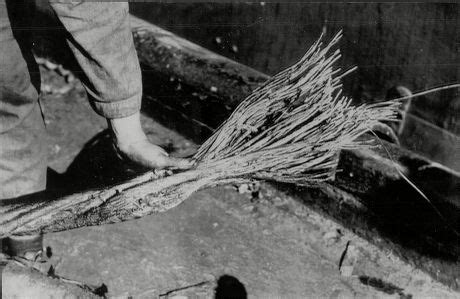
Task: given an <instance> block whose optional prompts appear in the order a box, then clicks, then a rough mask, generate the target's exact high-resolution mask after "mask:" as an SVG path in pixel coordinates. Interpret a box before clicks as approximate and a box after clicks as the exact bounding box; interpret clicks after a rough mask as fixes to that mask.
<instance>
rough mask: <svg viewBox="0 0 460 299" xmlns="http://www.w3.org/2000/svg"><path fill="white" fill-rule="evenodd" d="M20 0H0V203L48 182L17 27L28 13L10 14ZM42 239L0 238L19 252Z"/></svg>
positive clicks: (31, 66) (31, 68)
mask: <svg viewBox="0 0 460 299" xmlns="http://www.w3.org/2000/svg"><path fill="white" fill-rule="evenodd" d="M20 2H21V1H18V2H14V1H5V0H0V204H1V199H5V198H14V197H18V196H21V195H25V194H29V193H34V192H38V191H41V190H44V189H45V187H46V166H47V161H46V157H47V154H46V142H45V137H46V135H45V127H44V123H43V119H42V116H41V112H40V107H39V105H38V101H37V100H38V91H37V88H39V87H38V86H39V84H40V80H39V73H38V68H37V65H36V64H35V62H34V61H33V56H32V52H31V47H30V45H29V44H28V42H29V41H28V39H27V34H26V32H25V30H24V29H25V28H20V27H21V24H24V17H25V15H26V14H24V15H22V18H23V19H22V20H19V21H15V20H14V19H15V18H17V17H21V15H20V11H21V10H22V11H23V12H24V8H26V5H25V2H23V3H22V4H21V3H20ZM12 6H13V7H12ZM12 25H13V26H12ZM12 27H13V28H14V30H13V29H12ZM18 27H19V28H18ZM16 29H18V30H16ZM40 240H41V236H32V237H20V238H15V237H12V238H9V239H7V240H3V245H4V246H2V247H4V249H6V251H7V253H9V254H14V255H21V254H24V253H25V252H26V251H34V250H40V249H41V243H40ZM27 244H29V245H27Z"/></svg>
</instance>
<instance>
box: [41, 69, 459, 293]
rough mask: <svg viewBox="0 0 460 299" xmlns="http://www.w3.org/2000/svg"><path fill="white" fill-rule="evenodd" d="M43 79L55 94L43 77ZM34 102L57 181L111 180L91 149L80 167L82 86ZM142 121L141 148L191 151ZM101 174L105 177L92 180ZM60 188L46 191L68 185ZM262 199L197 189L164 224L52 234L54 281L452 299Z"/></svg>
mask: <svg viewBox="0 0 460 299" xmlns="http://www.w3.org/2000/svg"><path fill="white" fill-rule="evenodd" d="M44 80H45V81H46V82H51V83H50V84H51V85H58V86H59V84H63V83H62V82H59V80H60V79H59V78H55V76H54V75H53V74H52V73H49V72H48V73H46V72H45V73H44ZM42 102H43V106H44V107H45V114H46V119H47V123H48V127H47V128H48V131H49V135H50V136H49V137H50V139H49V147H50V150H51V151H50V166H51V167H52V168H53V169H54V170H56V171H57V172H58V173H63V172H65V171H66V170H67V169H68V168H69V165H70V168H72V169H78V170H79V171H77V172H75V173H77V174H78V175H80V176H79V177H78V176H77V177H76V176H75V173H74V174H73V178H74V181H73V183H74V184H77V183H78V182H77V181H78V178H80V180H81V181H88V178H89V177H88V176H90V175H91V173H92V175H104V174H105V175H106V176H108V177H109V179H115V178H116V177H117V176H118V175H117V174H115V172H116V171H115V164H113V163H115V162H113V161H111V163H109V165H105V166H104V165H102V164H103V163H107V162H108V160H107V159H106V158H107V156H108V155H109V154H110V153H109V152H110V151H109V150H107V151H94V148H92V149H91V147H89V148H90V151H89V152H88V154H87V155H89V156H90V158H91V159H93V160H90V161H93V162H94V163H93V162H92V164H93V165H89V164H85V163H83V161H88V160H85V159H78V156H80V155H81V153H80V151H81V150H82V148H83V147H84V146H85V144H86V143H87V142H88V141H89V140H90V139H91V138H93V137H94V136H95V135H96V134H98V133H99V132H100V131H101V130H103V129H104V127H105V122H104V120H103V119H102V118H100V117H98V116H97V115H96V114H95V113H94V112H92V111H91V108H90V107H89V105H88V104H87V102H86V99H85V98H84V92H83V90H82V88H81V86H80V85H78V83H77V84H76V86H75V88H73V89H72V90H70V91H69V92H68V93H65V94H48V95H46V96H45V97H44V99H43V101H42ZM143 122H144V126H145V128H146V131H147V132H148V133H149V137H150V138H152V140H153V141H154V142H156V143H158V144H166V145H168V147H170V149H171V150H172V151H173V153H174V154H176V155H182V156H183V155H188V154H190V153H191V152H193V150H194V149H195V148H196V145H195V144H193V143H192V142H190V141H188V140H187V139H185V138H183V137H182V136H180V135H178V134H177V133H175V132H173V131H171V130H168V129H167V128H165V127H163V126H161V125H159V124H158V123H156V122H155V121H153V120H152V119H149V118H144V119H143ZM87 145H88V144H87ZM96 149H97V150H100V148H99V149H98V148H96ZM77 155H78V156H77ZM98 161H99V162H100V163H101V164H98ZM77 164H78V165H77ZM77 166H78V167H77ZM94 166H96V167H94ZM85 167H86V170H85ZM104 167H106V168H104ZM107 167H108V168H107ZM110 167H113V171H112V172H111V171H110V169H111V168H110ZM94 169H96V170H94ZM97 169H99V170H100V169H106V170H105V171H101V172H99V173H96V174H95V173H94V171H97ZM67 172H68V171H67ZM62 176H65V175H62ZM56 177H57V179H55V180H54V187H61V188H62V187H65V186H66V185H65V184H69V182H68V181H67V182H65V180H64V181H60V180H59V177H60V176H59V175H56ZM75 178H77V179H76V180H75ZM90 179H91V180H94V179H93V178H90ZM109 181H110V180H109ZM99 182H102V181H99ZM61 183H62V185H60V184H61ZM77 185H78V184H77ZM67 186H69V185H67ZM260 194H261V198H259V199H254V198H252V196H251V195H250V194H240V193H238V192H236V191H235V190H234V188H233V187H231V186H229V187H220V188H215V189H210V190H204V191H201V192H199V193H197V194H195V195H193V196H192V197H191V198H190V199H189V200H188V201H186V202H185V203H184V204H182V205H181V206H179V207H177V208H175V209H173V210H171V211H169V212H167V213H165V214H160V215H154V216H151V217H145V218H143V219H140V220H136V221H131V222H126V223H120V224H116V225H107V226H101V227H93V228H83V229H78V230H73V231H68V232H61V233H54V234H48V235H46V237H45V243H46V245H47V246H50V247H51V248H52V249H53V253H54V255H53V260H54V262H55V263H56V273H57V274H59V275H61V276H64V277H67V278H70V279H75V280H79V281H83V282H86V283H90V284H93V285H94V284H101V283H104V284H106V285H107V287H108V291H109V295H110V296H125V297H126V296H128V295H137V296H139V297H144V298H147V297H153V296H157V295H163V297H168V296H169V297H173V296H174V295H176V296H179V295H180V296H187V297H190V298H209V297H213V296H214V292H215V289H216V288H217V290H222V288H224V289H225V287H226V286H227V288H226V289H225V290H226V291H227V292H230V291H233V292H239V294H240V295H244V294H245V293H247V294H248V296H249V297H254V298H268V297H283V298H284V297H288V298H291V297H292V298H312V297H314V298H316V297H320V298H350V297H359V298H362V297H366V298H368V297H370V298H372V297H379V298H380V297H386V296H388V297H405V298H409V297H410V296H411V295H412V296H415V297H436V298H455V297H457V296H458V293H455V292H453V291H451V290H450V289H448V288H447V287H445V286H443V285H441V284H440V283H438V282H435V281H433V280H432V279H431V278H430V277H429V276H428V275H426V274H424V273H423V272H421V271H419V270H416V269H414V268H413V267H411V266H409V265H407V264H405V263H403V262H402V261H401V260H400V259H398V258H397V257H395V256H394V255H393V254H392V253H391V252H384V251H382V250H379V249H377V248H376V247H374V246H373V245H371V244H369V243H368V242H366V241H365V240H363V239H361V238H359V237H357V236H356V235H354V234H353V233H352V232H350V231H348V230H347V229H345V228H344V227H342V226H340V225H338V224H337V223H335V222H333V221H331V220H329V219H326V218H324V217H323V216H321V215H319V214H317V213H316V212H314V211H312V210H309V209H308V208H307V207H306V206H304V205H303V204H301V203H299V202H296V201H295V200H294V199H292V198H290V197H288V196H286V195H285V194H283V193H282V192H280V191H277V190H275V189H273V187H270V186H265V185H263V186H262V189H261V192H260ZM339 266H340V267H339ZM225 275H227V276H225ZM219 279H220V280H219ZM197 284H198V286H195V287H190V288H188V286H193V285H197ZM181 288H184V290H178V289H181ZM175 290H176V291H175Z"/></svg>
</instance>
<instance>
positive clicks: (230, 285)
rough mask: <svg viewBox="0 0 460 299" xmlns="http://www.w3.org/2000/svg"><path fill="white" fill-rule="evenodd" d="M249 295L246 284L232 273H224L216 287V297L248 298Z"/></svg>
mask: <svg viewBox="0 0 460 299" xmlns="http://www.w3.org/2000/svg"><path fill="white" fill-rule="evenodd" d="M247 297H248V295H247V292H246V288H245V287H244V284H243V283H241V282H240V281H239V280H238V279H237V278H236V277H234V276H231V275H222V276H221V277H220V278H219V280H217V287H216V289H215V298H216V299H246V298H247Z"/></svg>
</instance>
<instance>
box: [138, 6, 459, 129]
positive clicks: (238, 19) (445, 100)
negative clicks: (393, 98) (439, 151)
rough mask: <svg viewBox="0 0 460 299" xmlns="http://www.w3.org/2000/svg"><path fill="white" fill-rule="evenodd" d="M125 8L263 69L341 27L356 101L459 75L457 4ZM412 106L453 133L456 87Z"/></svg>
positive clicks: (280, 64) (435, 83)
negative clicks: (395, 88) (352, 68)
mask: <svg viewBox="0 0 460 299" xmlns="http://www.w3.org/2000/svg"><path fill="white" fill-rule="evenodd" d="M131 12H132V13H133V14H134V15H137V16H139V17H142V18H144V19H146V20H148V21H150V22H152V23H154V24H156V25H159V26H161V27H164V28H166V29H168V30H171V31H173V32H175V33H177V34H178V35H181V36H183V37H185V38H187V39H190V40H192V41H194V42H196V43H198V44H200V45H202V46H204V47H206V48H209V49H211V50H213V51H216V52H218V53H220V54H223V55H225V56H228V57H230V58H233V59H235V60H237V61H240V62H242V63H244V64H247V65H250V66H252V67H254V68H256V69H258V70H261V71H263V72H266V73H269V74H273V73H275V72H277V71H279V70H280V69H282V68H284V67H286V66H288V65H289V64H291V63H293V62H294V61H295V60H296V59H298V58H299V57H300V56H301V55H302V54H303V53H304V52H305V51H306V49H307V48H308V47H309V45H310V44H311V43H312V42H313V41H314V40H315V39H316V38H317V37H318V36H319V34H320V33H321V32H322V31H323V30H324V31H326V32H327V36H329V37H330V36H331V35H333V34H335V33H336V32H337V31H338V30H339V29H342V28H343V31H344V39H343V41H342V44H341V49H342V52H343V54H344V58H343V60H342V62H341V63H342V65H344V66H345V67H348V66H351V65H357V66H358V67H359V70H358V71H357V72H356V73H355V74H354V75H352V76H350V77H349V78H348V79H347V80H346V82H345V87H346V91H347V93H348V94H350V95H352V96H353V97H354V98H355V100H357V101H364V100H369V99H372V98H382V97H384V95H385V93H386V90H387V89H388V88H390V87H391V86H393V85H397V84H402V85H405V86H406V87H408V88H409V89H411V90H412V91H419V90H424V89H427V88H429V87H433V86H438V85H442V84H447V83H452V82H459V81H460V78H459V62H458V52H459V48H458V47H459V46H458V45H459V42H460V40H459V28H458V27H459V25H458V23H459V18H458V17H459V5H458V4H429V3H425V4H420V3H402V4H398V3H358V4H357V3H324V4H318V3H309V4H308V3H307V4H299V3H286V4H284V3H283V4H280V3H278V4H276V3H266V4H265V5H261V4H260V3H254V4H245V3H234V4H215V3H214V4H209V3H193V4H186V3H182V4H160V3H156V4H155V3H131ZM217 37H219V38H220V39H221V43H217V42H216V38H217ZM234 46H236V48H235V47H234ZM232 47H233V49H232ZM413 106H414V107H413V109H412V110H413V111H412V112H413V113H414V114H416V115H418V116H422V117H423V118H424V119H428V120H429V121H430V122H433V123H435V124H437V125H438V126H440V127H443V128H446V129H448V130H450V131H452V132H455V133H457V134H459V133H460V122H459V121H458V120H459V119H460V100H459V97H458V92H457V91H452V90H451V91H447V92H444V93H438V94H435V95H432V96H429V97H426V98H420V99H417V100H414V104H413Z"/></svg>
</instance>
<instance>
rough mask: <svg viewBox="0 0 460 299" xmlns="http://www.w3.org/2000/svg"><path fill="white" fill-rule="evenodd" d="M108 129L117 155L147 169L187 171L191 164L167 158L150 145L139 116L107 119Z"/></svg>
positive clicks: (158, 148)
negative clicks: (111, 134) (110, 131)
mask: <svg viewBox="0 0 460 299" xmlns="http://www.w3.org/2000/svg"><path fill="white" fill-rule="evenodd" d="M108 123H109V128H110V129H111V130H112V133H113V136H114V144H115V147H116V148H117V150H118V151H119V153H120V154H121V155H122V156H123V157H126V158H128V159H129V160H131V161H132V162H135V163H136V164H138V165H140V166H143V167H147V168H155V169H162V168H178V169H189V168H191V167H192V166H193V163H192V162H191V161H189V160H186V159H180V158H173V157H169V155H168V153H167V152H166V151H165V150H164V149H162V148H161V147H159V146H157V145H155V144H153V143H151V142H150V141H149V140H148V138H147V136H146V135H145V133H144V131H143V130H142V127H141V123H140V114H139V113H136V114H134V115H131V116H128V117H124V118H115V119H109V120H108Z"/></svg>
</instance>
